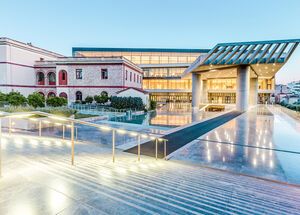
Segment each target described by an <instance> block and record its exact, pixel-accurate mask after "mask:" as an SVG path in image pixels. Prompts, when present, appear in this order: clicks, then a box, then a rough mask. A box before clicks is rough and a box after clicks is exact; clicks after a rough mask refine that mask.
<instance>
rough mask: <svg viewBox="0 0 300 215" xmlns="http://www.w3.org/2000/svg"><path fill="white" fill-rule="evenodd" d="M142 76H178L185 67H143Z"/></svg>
mask: <svg viewBox="0 0 300 215" xmlns="http://www.w3.org/2000/svg"><path fill="white" fill-rule="evenodd" d="M143 70H144V77H180V76H181V75H182V73H183V72H184V70H186V67H183V68H178V67H175V68H145V69H143Z"/></svg>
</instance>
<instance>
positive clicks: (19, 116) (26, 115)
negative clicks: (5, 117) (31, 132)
mask: <svg viewBox="0 0 300 215" xmlns="http://www.w3.org/2000/svg"><path fill="white" fill-rule="evenodd" d="M32 115H33V114H19V115H14V116H9V117H11V118H28V117H30V116H32Z"/></svg>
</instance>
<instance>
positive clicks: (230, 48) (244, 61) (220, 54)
mask: <svg viewBox="0 0 300 215" xmlns="http://www.w3.org/2000/svg"><path fill="white" fill-rule="evenodd" d="M299 42H300V39H294V40H273V41H256V42H237V43H220V44H217V45H216V46H215V47H214V48H213V49H211V50H210V52H209V53H208V54H207V55H204V56H200V57H198V59H197V60H196V61H195V62H194V63H193V64H192V65H191V66H190V67H189V68H188V69H187V70H186V71H185V75H186V74H188V73H190V72H209V71H211V70H216V69H225V68H230V67H231V68H232V67H235V66H238V65H253V66H252V69H253V70H254V71H256V70H257V73H258V71H259V70H262V69H264V70H266V71H267V70H268V71H269V70H270V73H273V75H274V74H275V73H276V72H277V71H278V70H279V69H280V68H281V67H282V66H283V64H284V63H285V62H287V60H288V59H289V57H290V56H291V54H292V53H293V52H294V50H295V49H296V47H297V46H298V44H299ZM262 64H263V66H262ZM268 64H272V67H268V66H267V65H268ZM258 75H259V74H258Z"/></svg>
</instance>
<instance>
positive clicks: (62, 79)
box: [58, 70, 68, 85]
mask: <svg viewBox="0 0 300 215" xmlns="http://www.w3.org/2000/svg"><path fill="white" fill-rule="evenodd" d="M58 84H59V85H67V84H68V74H67V72H66V71H65V70H60V71H59V73H58Z"/></svg>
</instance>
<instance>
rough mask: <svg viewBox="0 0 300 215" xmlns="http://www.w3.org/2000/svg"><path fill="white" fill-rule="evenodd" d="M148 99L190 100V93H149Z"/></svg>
mask: <svg viewBox="0 0 300 215" xmlns="http://www.w3.org/2000/svg"><path fill="white" fill-rule="evenodd" d="M150 100H153V101H156V102H191V101H192V93H151V94H150Z"/></svg>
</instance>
